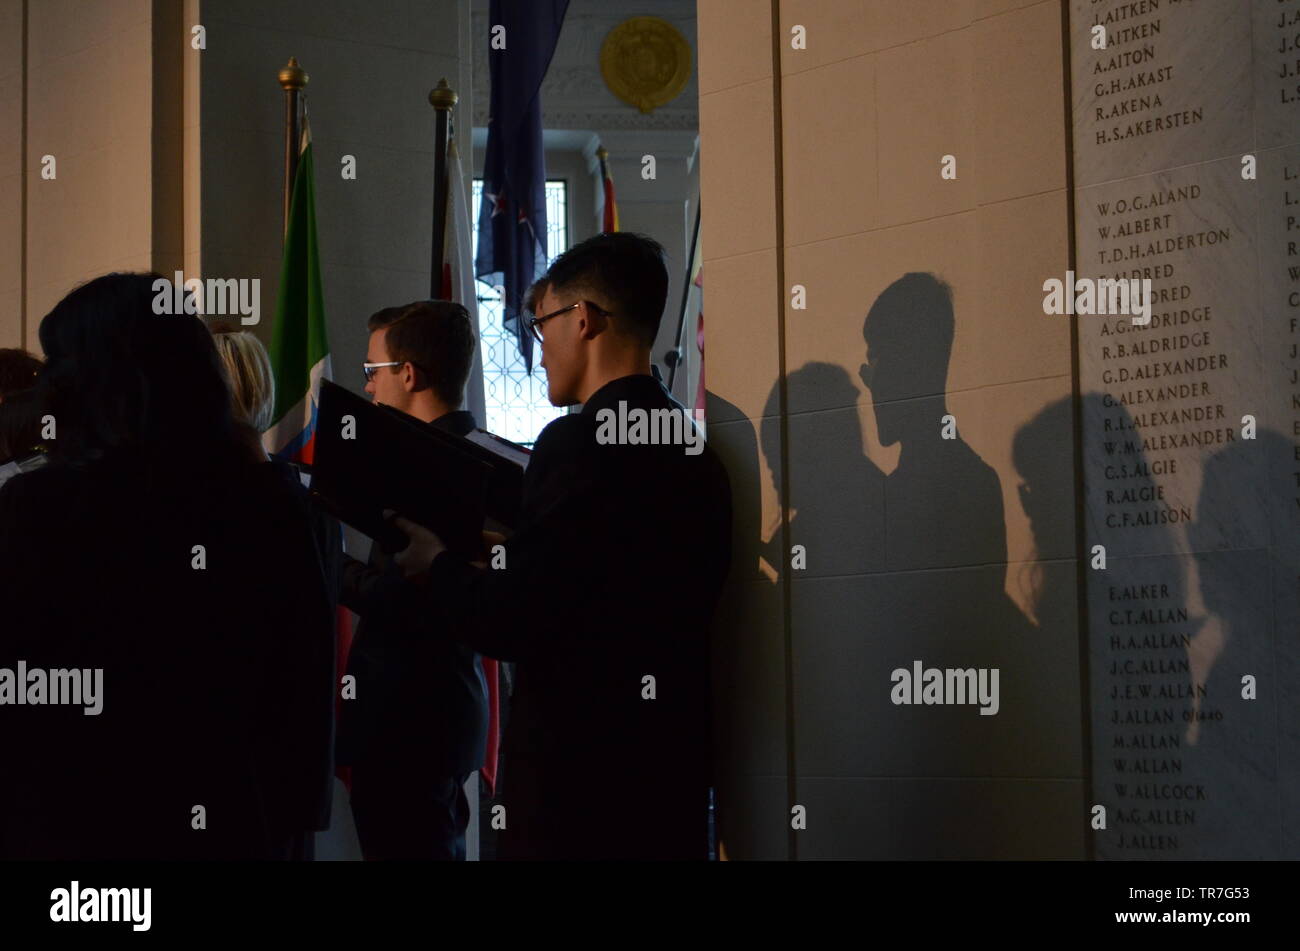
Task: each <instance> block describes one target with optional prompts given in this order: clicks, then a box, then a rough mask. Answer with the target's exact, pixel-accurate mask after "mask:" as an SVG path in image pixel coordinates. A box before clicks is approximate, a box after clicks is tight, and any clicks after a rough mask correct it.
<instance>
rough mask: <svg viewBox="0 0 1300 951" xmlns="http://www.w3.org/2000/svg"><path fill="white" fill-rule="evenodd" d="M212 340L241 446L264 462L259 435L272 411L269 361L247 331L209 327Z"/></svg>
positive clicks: (272, 399)
mask: <svg viewBox="0 0 1300 951" xmlns="http://www.w3.org/2000/svg"><path fill="white" fill-rule="evenodd" d="M212 339H213V340H214V341H215V342H216V345H217V355H218V356H220V357H221V365H222V367H223V369H224V370H225V372H226V384H227V385H228V386H229V387H230V408H231V409H232V410H233V412H234V415H235V420H236V421H237V422H238V423H239V424H240V433H241V435H242V437H243V442H244V444H245V445H246V446H247V447H248V450H249V452H250V453H251V454H252V456H253V458H254V459H256V460H257V461H259V462H265V461H266V458H267V455H266V450H265V449H263V448H262V433H263V432H265V431H266V430H267V429H269V428H270V426H271V414H272V413H273V412H274V411H275V377H274V376H273V375H272V373H271V358H270V357H269V356H268V355H267V353H266V347H264V346H262V341H260V340H258V339H257V338H256V337H255V336H253V335H252V334H251V333H249V332H248V331H246V330H237V329H235V328H234V327H231V326H229V325H226V324H216V325H214V326H213V327H212Z"/></svg>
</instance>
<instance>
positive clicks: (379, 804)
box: [338, 301, 488, 861]
mask: <svg viewBox="0 0 1300 951" xmlns="http://www.w3.org/2000/svg"><path fill="white" fill-rule="evenodd" d="M369 327H370V345H369V348H368V349H367V352H366V363H365V365H364V367H363V370H364V372H365V375H366V392H367V393H369V394H370V396H371V398H372V399H373V400H374V402H376V403H383V404H385V405H387V406H391V407H393V408H394V409H399V410H401V411H402V412H404V413H406V414H408V415H410V416H413V417H415V418H416V419H418V420H421V421H422V422H425V423H427V424H428V425H430V426H432V427H434V428H436V429H442V430H446V431H449V432H453V433H455V434H456V435H458V436H464V435H466V434H468V433H470V432H472V431H473V430H474V429H475V421H474V417H473V415H472V414H470V413H468V412H466V411H464V410H462V409H461V408H460V406H461V401H462V398H463V395H464V391H465V381H466V380H467V379H468V378H469V371H470V367H471V365H472V363H473V359H474V347H475V340H474V331H473V327H472V325H471V320H470V316H469V314H468V313H467V312H466V310H465V308H464V307H462V306H461V305H460V304H457V303H454V302H452V301H417V302H415V303H412V304H407V305H406V306H404V307H389V308H387V309H385V310H381V311H379V313H377V314H375V315H374V316H373V317H371V318H370V321H369ZM430 491H434V490H433V488H432V487H431V488H430ZM395 570H396V569H395V568H394V567H393V566H392V565H391V562H390V559H389V558H388V556H387V555H385V554H384V552H383V551H382V550H381V549H380V548H379V546H378V545H373V546H371V553H370V564H369V566H367V565H363V564H361V563H360V562H358V561H356V560H354V559H347V560H346V563H345V564H344V567H343V569H342V577H341V579H340V600H341V601H342V602H343V603H344V604H345V605H347V606H348V607H349V608H351V609H352V610H353V611H355V612H356V613H357V614H359V615H360V616H361V622H360V624H359V625H358V628H357V634H356V637H355V639H354V641H353V644H352V650H351V652H350V654H349V656H348V671H347V672H348V673H349V674H352V675H353V676H354V677H355V678H356V681H355V685H356V696H355V697H354V698H352V699H348V700H345V701H343V710H342V716H341V718H340V722H339V736H338V759H339V762H340V763H343V764H347V765H350V766H351V767H352V815H353V818H354V819H355V820H356V825H357V835H358V837H359V838H360V840H361V848H362V851H363V852H364V854H365V856H366V858H368V859H441V860H453V861H463V860H464V859H465V830H466V827H467V826H468V823H469V803H468V801H467V799H466V796H465V793H464V789H463V787H464V785H465V781H466V780H467V779H468V777H469V776H470V774H472V773H473V772H474V771H476V770H477V769H478V768H479V767H480V766H482V765H483V756H484V748H485V745H486V743H487V724H488V709H487V690H486V685H485V682H484V679H483V672H482V666H481V663H480V660H479V657H478V655H477V654H476V653H475V652H474V651H473V650H472V649H470V648H468V647H466V646H464V645H462V644H460V643H457V642H456V641H453V640H451V639H450V638H447V637H438V636H429V634H428V631H427V629H428V628H429V626H430V624H431V623H432V619H431V618H430V617H429V616H428V614H427V613H426V612H423V611H419V610H416V611H411V610H407V609H404V606H403V604H402V603H401V601H400V599H397V598H393V597H391V596H390V594H391V592H389V593H387V594H386V593H385V592H384V591H383V590H382V589H381V587H376V581H377V579H382V578H383V577H384V575H385V573H389V572H394V571H395ZM421 635H424V636H421Z"/></svg>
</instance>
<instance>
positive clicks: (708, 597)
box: [405, 375, 731, 859]
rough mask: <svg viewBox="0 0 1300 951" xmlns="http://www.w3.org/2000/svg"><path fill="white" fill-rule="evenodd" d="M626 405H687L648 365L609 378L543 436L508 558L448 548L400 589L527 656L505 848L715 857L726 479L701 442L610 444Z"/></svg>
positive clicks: (480, 643) (492, 649)
mask: <svg viewBox="0 0 1300 951" xmlns="http://www.w3.org/2000/svg"><path fill="white" fill-rule="evenodd" d="M620 402H622V403H625V404H626V406H627V408H628V409H629V410H630V409H636V408H640V409H645V410H652V409H659V410H665V409H672V408H676V409H678V410H680V404H677V403H676V402H675V401H674V400H673V398H672V397H671V395H669V393H668V392H667V391H666V390H665V389H664V388H663V386H662V385H661V384H660V383H659V382H658V381H657V380H655V379H654V378H653V377H651V376H648V375H636V376H629V377H624V378H622V379H619V380H615V381H612V382H610V383H608V384H607V385H605V386H604V387H602V388H601V389H600V390H599V391H598V392H596V393H595V394H593V395H592V397H591V398H590V399H589V400H588V402H587V403H586V405H585V406H584V407H583V410H582V412H581V413H577V414H572V415H568V416H563V417H561V418H559V419H557V420H555V421H553V422H552V423H550V424H549V425H548V426H547V427H546V429H545V430H543V431H542V434H541V436H540V437H539V438H538V440H537V444H536V446H535V448H534V451H533V456H532V460H531V461H530V463H529V466H528V470H527V475H526V479H525V486H524V502H523V517H522V519H521V524H520V527H519V530H518V531H517V532H516V533H515V535H514V536H513V537H512V538H511V539H510V540H509V542H508V543H507V544H506V546H505V547H506V552H505V555H506V565H505V568H504V569H491V568H489V569H486V570H484V569H479V568H476V567H474V566H472V565H470V564H468V563H467V562H466V561H465V560H464V559H461V558H458V557H457V556H455V555H453V554H452V553H450V552H443V553H441V554H440V555H439V556H438V557H437V558H435V559H434V561H433V563H432V564H431V566H430V568H429V572H428V576H427V579H425V580H426V583H425V584H424V585H420V584H415V583H411V582H407V583H406V584H405V591H406V595H405V596H406V597H409V598H411V599H413V600H415V601H417V602H418V603H420V604H422V605H423V606H424V609H425V610H426V611H428V612H429V613H430V614H431V615H432V616H433V617H435V618H437V619H439V621H440V622H441V624H443V625H444V627H443V629H444V630H446V631H450V632H454V633H455V636H457V637H460V638H462V639H463V640H464V641H465V643H467V644H469V645H471V646H473V647H474V648H476V649H477V650H478V651H480V652H481V653H483V654H485V655H487V656H490V657H497V658H500V659H502V660H507V661H514V662H516V665H517V668H516V670H517V680H516V684H515V690H514V696H513V699H512V708H511V715H510V722H509V724H508V726H507V730H506V738H505V744H504V748H503V754H504V758H505V768H504V783H503V785H504V791H503V795H502V797H501V802H502V803H503V804H504V805H505V807H506V828H505V830H503V831H502V833H501V840H500V848H501V855H502V857H504V858H560V859H565V858H572V859H579V858H581V859H617V858H628V859H645V858H666V859H668V858H671V859H681V858H698V859H703V858H706V857H707V851H708V838H707V815H708V814H707V789H708V784H709V764H710V758H711V757H710V735H711V726H710V710H709V686H708V673H709V640H708V631H709V624H710V619H711V615H712V612H713V609H714V606H715V604H716V601H717V597H718V594H719V591H720V589H721V585H722V581H723V579H724V577H725V575H726V572H727V567H728V564H729V561H730V539H731V495H730V487H729V485H728V482H727V476H726V471H725V470H724V469H723V467H722V464H721V463H720V462H719V461H718V459H717V457H716V455H715V454H714V452H713V450H712V449H710V448H708V447H707V446H705V447H703V451H702V452H700V453H699V454H698V455H688V454H686V452H685V451H684V449H683V446H681V445H606V444H601V443H599V442H598V441H597V433H598V419H597V417H598V414H599V412H600V411H601V410H603V409H610V410H617V409H618V406H619V404H620ZM648 677H653V678H654V680H653V684H654V688H653V689H654V695H655V696H654V699H646V697H647V695H648V691H649V687H648V686H647V685H648V684H649V683H650V681H648V680H646V679H645V678H648Z"/></svg>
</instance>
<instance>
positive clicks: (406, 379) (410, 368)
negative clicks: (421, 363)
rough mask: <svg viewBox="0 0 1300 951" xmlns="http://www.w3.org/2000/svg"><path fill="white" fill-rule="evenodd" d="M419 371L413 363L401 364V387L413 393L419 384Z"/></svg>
mask: <svg viewBox="0 0 1300 951" xmlns="http://www.w3.org/2000/svg"><path fill="white" fill-rule="evenodd" d="M419 374H420V371H419V370H417V369H416V368H415V364H413V363H410V362H409V361H408V362H407V363H403V364H402V388H403V389H404V390H406V392H408V393H414V392H415V391H416V390H417V389H419V386H420V375H419Z"/></svg>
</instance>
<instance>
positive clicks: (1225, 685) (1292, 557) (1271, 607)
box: [1184, 430, 1300, 860]
mask: <svg viewBox="0 0 1300 951" xmlns="http://www.w3.org/2000/svg"><path fill="white" fill-rule="evenodd" d="M1295 452H1296V445H1295V442H1294V441H1288V440H1287V439H1286V438H1285V437H1283V436H1281V435H1280V434H1278V433H1276V432H1271V431H1268V430H1261V431H1260V432H1259V433H1258V434H1257V435H1256V437H1255V439H1253V440H1241V441H1238V442H1232V443H1229V444H1228V445H1227V446H1226V447H1225V448H1223V449H1221V450H1220V451H1218V452H1216V453H1215V454H1214V455H1213V456H1211V457H1210V458H1209V459H1208V460H1207V461H1206V462H1205V465H1204V467H1203V469H1202V480H1201V488H1200V494H1199V497H1198V499H1197V505H1196V515H1195V518H1194V519H1193V520H1192V521H1191V522H1189V523H1188V524H1187V540H1188V543H1189V547H1190V548H1191V550H1192V552H1193V558H1194V559H1195V562H1196V574H1197V580H1198V584H1199V587H1200V592H1201V600H1202V601H1203V602H1204V604H1205V608H1206V611H1207V612H1208V613H1209V615H1210V621H1209V623H1207V624H1206V625H1205V627H1204V628H1203V629H1202V630H1201V631H1200V632H1198V634H1197V635H1196V636H1195V637H1193V639H1192V643H1191V645H1189V647H1188V657H1189V660H1190V661H1191V686H1192V694H1193V696H1192V698H1191V699H1190V700H1189V701H1188V704H1187V706H1188V711H1187V713H1186V714H1185V715H1186V716H1191V717H1192V723H1191V725H1190V727H1189V729H1188V742H1187V744H1186V745H1185V747H1184V756H1185V757H1186V758H1187V760H1188V761H1189V763H1188V770H1189V773H1191V775H1193V776H1195V777H1196V779H1197V780H1198V781H1200V782H1202V783H1204V784H1205V788H1206V789H1209V790H1211V791H1212V794H1211V798H1212V802H1211V807H1210V808H1209V809H1208V810H1207V809H1201V810H1198V812H1199V813H1200V815H1198V821H1199V823H1200V825H1201V828H1200V829H1199V830H1198V831H1199V835H1198V845H1199V847H1200V848H1201V849H1202V850H1203V853H1204V857H1206V858H1233V859H1247V860H1260V859H1263V860H1277V859H1285V858H1295V857H1296V848H1297V834H1296V831H1295V829H1294V823H1292V822H1288V821H1287V819H1286V816H1287V814H1288V811H1289V810H1292V809H1294V808H1295V806H1296V804H1297V798H1298V796H1297V793H1300V764H1297V763H1296V760H1295V755H1294V754H1295V752H1296V750H1297V748H1298V747H1300V730H1298V729H1297V727H1298V726H1300V724H1297V723H1296V716H1295V706H1294V704H1295V698H1296V694H1295V693H1294V690H1295V686H1296V683H1297V679H1296V671H1297V670H1300V637H1298V636H1297V632H1298V630H1300V610H1298V608H1300V605H1298V603H1297V596H1296V592H1297V587H1296V586H1297V572H1298V571H1300V567H1298V561H1300V560H1298V559H1297V553H1298V552H1300V547H1297V546H1300V533H1298V532H1297V531H1296V529H1297V516H1296V514H1294V513H1295V512H1296V509H1295V502H1294V494H1295V493H1294V491H1292V492H1287V491H1284V489H1285V488H1286V483H1288V482H1290V481H1291V478H1292V473H1293V472H1294V470H1295V468H1296V463H1295V458H1296V456H1295ZM1282 480H1285V482H1284V481H1282ZM1247 678H1249V680H1247ZM1248 683H1249V684H1251V686H1248ZM1279 808H1280V809H1281V810H1282V812H1281V814H1280V815H1279V812H1278V810H1279ZM1206 812H1208V813H1209V815H1205V813H1206ZM1290 814H1291V815H1294V814H1295V813H1293V812H1292V813H1290ZM1279 825H1280V826H1281V827H1282V829H1281V832H1282V835H1281V836H1278V835H1274V834H1273V833H1272V832H1271V831H1270V830H1272V829H1276V828H1278V826H1279ZM1198 857H1199V856H1198Z"/></svg>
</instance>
